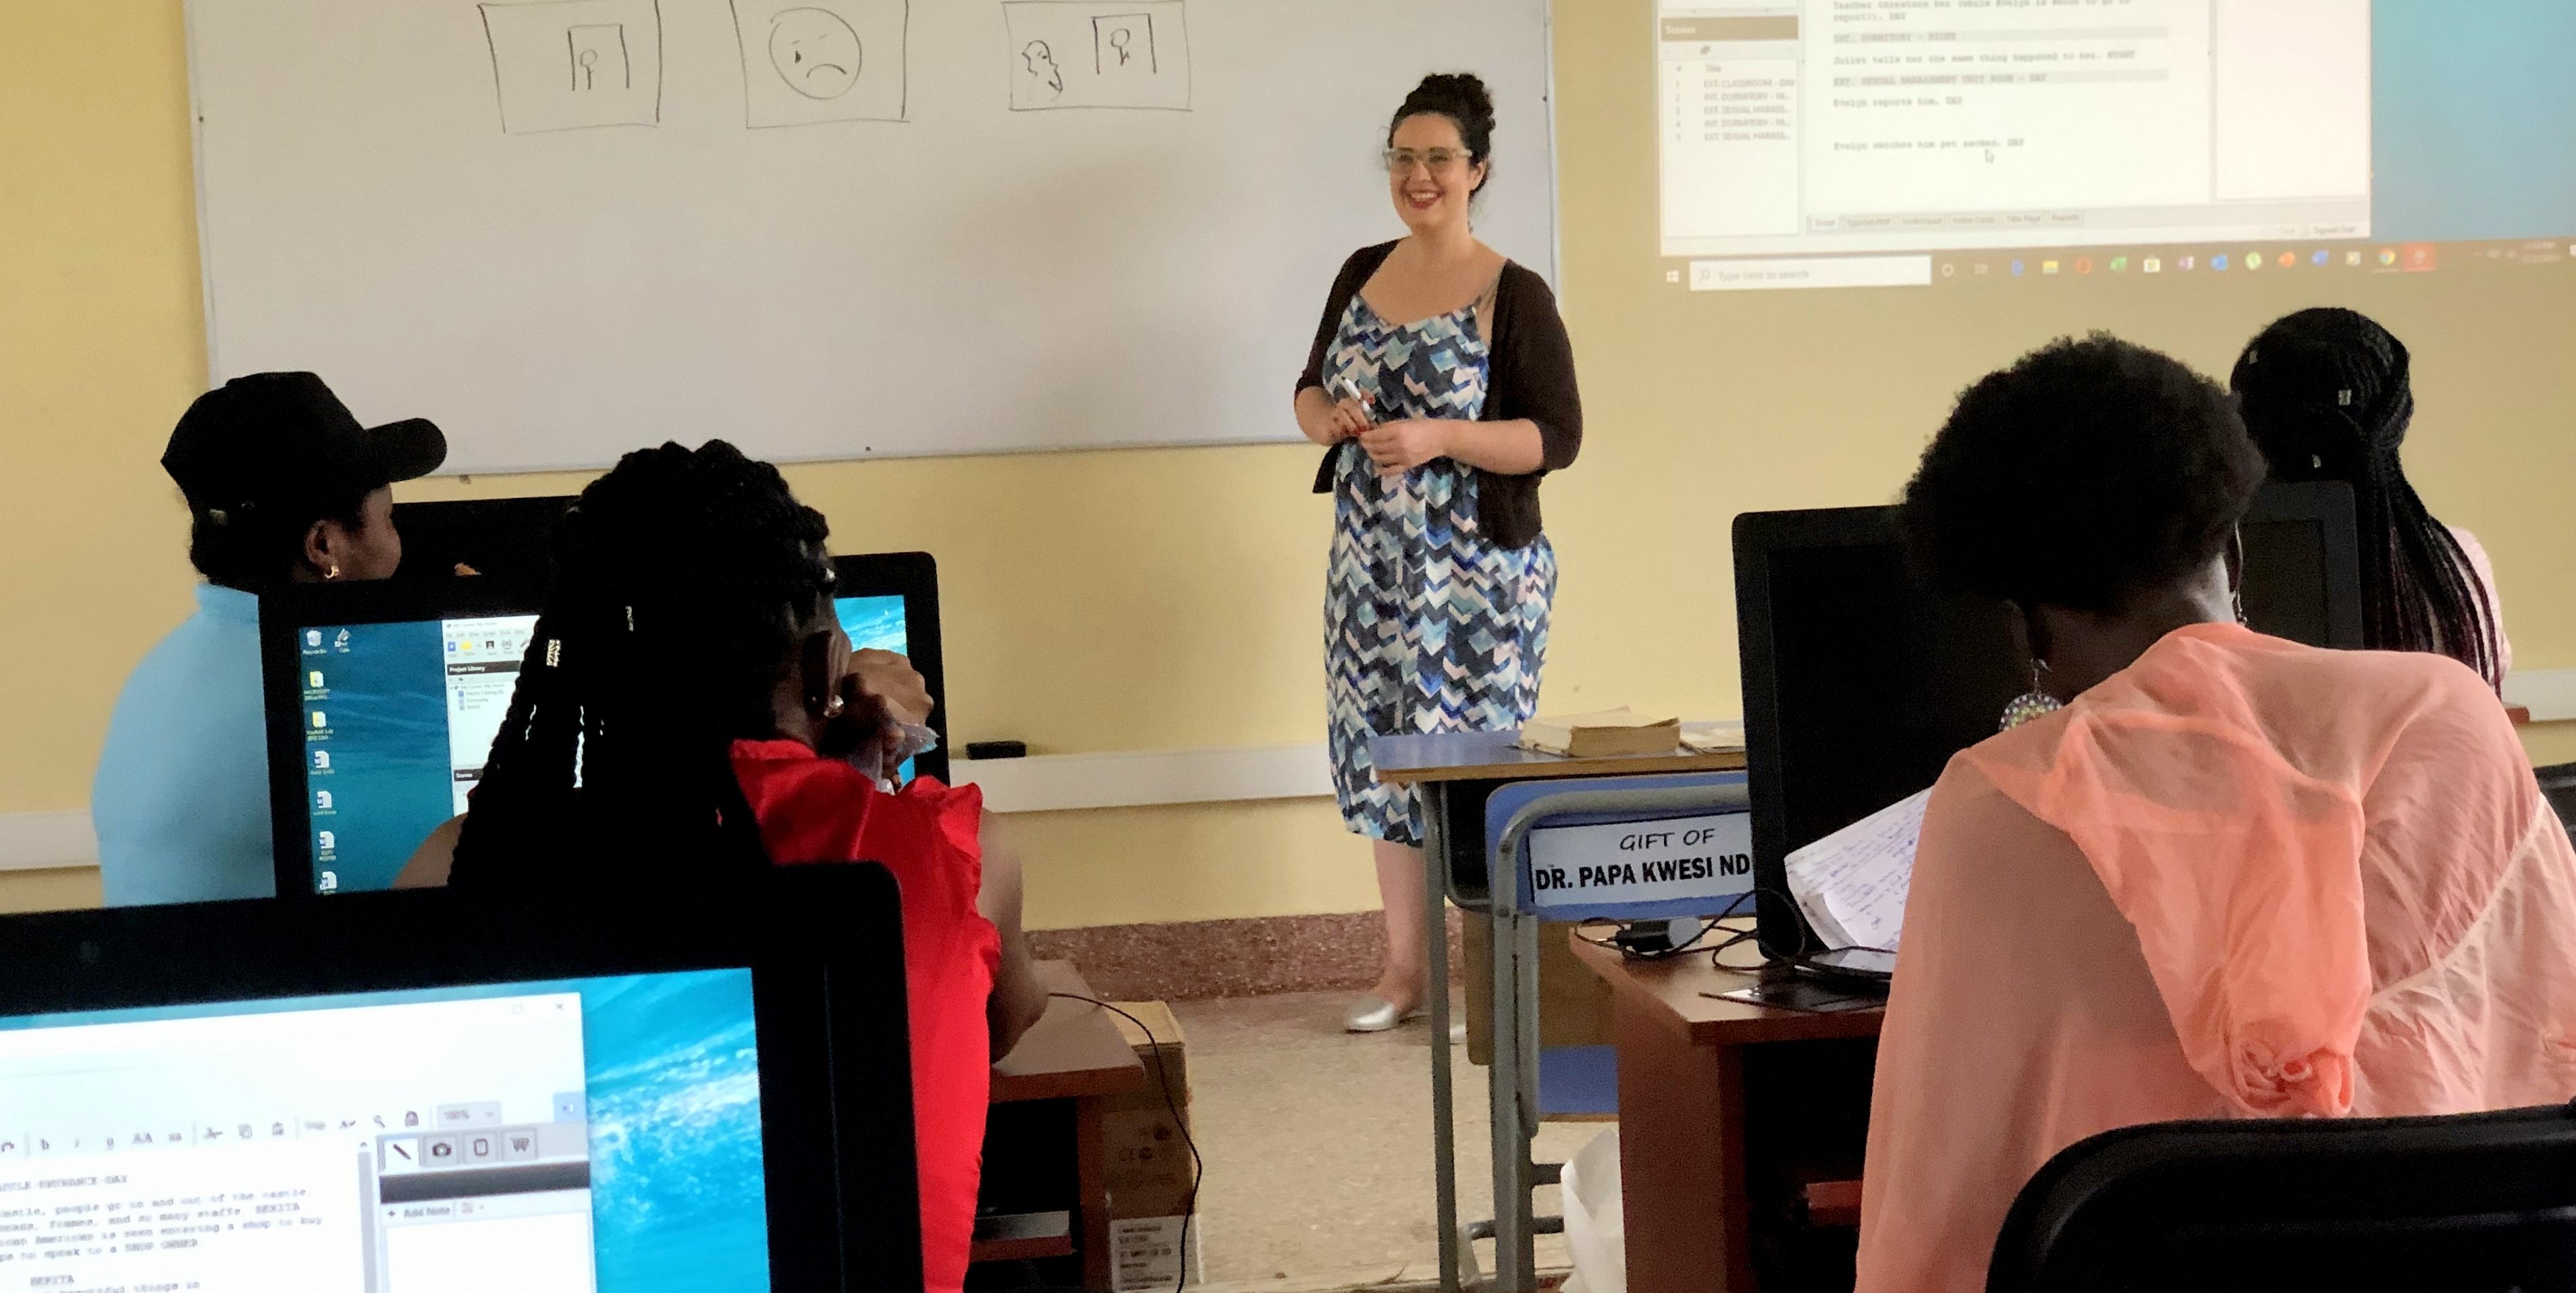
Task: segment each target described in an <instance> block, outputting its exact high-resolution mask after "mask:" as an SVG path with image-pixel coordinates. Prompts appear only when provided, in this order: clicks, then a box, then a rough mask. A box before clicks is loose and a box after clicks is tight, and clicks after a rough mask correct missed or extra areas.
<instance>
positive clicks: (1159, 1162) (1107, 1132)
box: [1100, 1001, 1200, 1290]
mask: <svg viewBox="0 0 2576 1293" xmlns="http://www.w3.org/2000/svg"><path fill="white" fill-rule="evenodd" d="M1118 1008H1119V1009H1120V1010H1124V1011H1126V1012H1127V1013H1128V1014H1131V1015H1134V1016H1136V1017H1137V1018H1138V1019H1140V1020H1142V1021H1144V1024H1145V1027H1146V1028H1148V1029H1151V1030H1152V1031H1153V1038H1152V1039H1151V1040H1148V1039H1147V1038H1146V1036H1145V1033H1144V1032H1142V1031H1140V1030H1138V1028H1137V1027H1136V1025H1134V1024H1131V1023H1129V1022H1127V1021H1126V1020H1125V1019H1121V1018H1119V1017H1118V1016H1116V1015H1114V1014H1113V1015H1111V1016H1110V1018H1111V1019H1112V1020H1114V1021H1115V1022H1116V1023H1117V1025H1118V1032H1119V1035H1120V1036H1123V1037H1125V1038H1126V1039H1127V1044H1128V1045H1130V1046H1132V1047H1135V1048H1136V1058H1137V1060H1138V1061H1139V1062H1140V1063H1142V1064H1143V1065H1144V1066H1145V1089H1144V1090H1142V1091H1130V1092H1127V1093H1126V1094H1123V1095H1115V1096H1108V1097H1105V1098H1103V1099H1102V1101H1101V1105H1100V1140H1101V1145H1102V1149H1103V1152H1105V1153H1106V1154H1107V1155H1108V1156H1109V1163H1108V1172H1107V1176H1108V1184H1109V1226H1110V1234H1111V1245H1110V1246H1111V1248H1112V1250H1113V1253H1112V1255H1113V1258H1114V1261H1115V1263H1116V1266H1117V1283H1116V1287H1117V1288H1118V1289H1121V1290H1134V1289H1147V1288H1169V1287H1171V1286H1172V1285H1173V1284H1175V1283H1176V1282H1177V1281H1178V1277H1179V1276H1180V1273H1181V1270H1182V1268H1183V1267H1184V1266H1186V1267H1187V1269H1188V1270H1189V1273H1190V1282H1192V1283H1196V1282H1198V1278H1199V1266H1200V1259H1199V1251H1200V1239H1199V1235H1198V1233H1197V1228H1196V1227H1195V1226H1190V1225H1187V1224H1186V1222H1185V1219H1186V1218H1187V1217H1189V1215H1190V1213H1191V1212H1192V1210H1193V1208H1194V1205H1195V1203H1196V1201H1197V1200H1196V1198H1195V1197H1194V1196H1195V1194H1196V1191H1197V1189H1198V1170H1197V1166H1196V1164H1195V1163H1194V1162H1193V1160H1192V1159H1191V1156H1190V1146H1189V1142H1188V1140H1186V1139H1184V1138H1183V1136H1182V1130H1183V1128H1184V1127H1185V1126H1186V1125H1187V1120H1188V1118H1189V1114H1190V1073H1189V1056H1188V1052H1187V1047H1186V1045H1185V1043H1184V1039H1183V1038H1182V1035H1181V1021H1180V1020H1179V1019H1177V1018H1175V1017H1174V1016H1173V1014H1172V1008H1171V1007H1170V1006H1167V1005H1164V1004H1163V1003H1162V1002H1159V1001H1121V1002H1119V1003H1118ZM1176 1112H1177V1114H1178V1115H1179V1118H1180V1121H1177V1122H1176V1121H1174V1114H1175V1113H1176ZM1185 1232H1186V1233H1187V1244H1186V1251H1184V1247H1183V1241H1182V1236H1183V1234H1184V1233H1185Z"/></svg>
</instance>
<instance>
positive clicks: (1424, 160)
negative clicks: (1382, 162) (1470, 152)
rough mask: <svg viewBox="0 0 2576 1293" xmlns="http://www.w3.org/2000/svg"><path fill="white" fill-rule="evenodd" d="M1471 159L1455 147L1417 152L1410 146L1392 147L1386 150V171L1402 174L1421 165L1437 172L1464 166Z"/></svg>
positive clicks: (1391, 173) (1390, 173)
mask: <svg viewBox="0 0 2576 1293" xmlns="http://www.w3.org/2000/svg"><path fill="white" fill-rule="evenodd" d="M1469 160H1470V159H1469V158H1468V156H1467V154H1465V153H1462V152H1459V151H1458V150H1456V149H1454V148H1433V149H1429V150H1427V151H1423V152H1415V151H1414V150H1412V149H1410V148H1390V149H1388V150H1386V173H1387V174H1389V175H1402V174H1405V173H1407V172H1409V171H1411V170H1412V169H1413V168H1414V167H1416V166H1421V167H1426V168H1428V169H1429V170H1431V171H1432V172H1433V173H1435V174H1436V173H1438V172H1440V171H1445V170H1451V169H1453V168H1456V167H1460V166H1464V165H1466V164H1467V163H1468V161H1469Z"/></svg>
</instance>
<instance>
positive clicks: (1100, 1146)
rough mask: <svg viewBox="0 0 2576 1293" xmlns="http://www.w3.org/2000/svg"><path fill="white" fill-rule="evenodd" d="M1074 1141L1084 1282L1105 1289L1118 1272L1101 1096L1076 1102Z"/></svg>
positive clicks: (1087, 1286) (1087, 1097)
mask: <svg viewBox="0 0 2576 1293" xmlns="http://www.w3.org/2000/svg"><path fill="white" fill-rule="evenodd" d="M1073 1144H1074V1154H1075V1157H1076V1160H1077V1161H1078V1162H1079V1163H1080V1164H1081V1167H1080V1168H1079V1169H1078V1179H1077V1181H1076V1183H1075V1188H1076V1190H1077V1192H1078V1194H1079V1197H1080V1198H1081V1200H1082V1213H1081V1222H1082V1233H1081V1240H1082V1286H1083V1287H1084V1288H1088V1289H1105V1288H1108V1287H1109V1286H1110V1281H1111V1280H1112V1279H1113V1278H1114V1277H1115V1275H1116V1274H1117V1272H1116V1269H1115V1268H1114V1267H1113V1266H1112V1264H1111V1261H1110V1259H1111V1256H1112V1254H1111V1253H1110V1251H1109V1160H1108V1147H1107V1145H1106V1144H1105V1142H1104V1141H1103V1138H1102V1134H1101V1128H1100V1100H1099V1098H1098V1097H1096V1096H1083V1097H1082V1098H1080V1099H1078V1100H1075V1101H1074V1102H1073Z"/></svg>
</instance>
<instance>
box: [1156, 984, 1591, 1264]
mask: <svg viewBox="0 0 2576 1293" xmlns="http://www.w3.org/2000/svg"><path fill="white" fill-rule="evenodd" d="M1349 1000H1350V998H1349V996H1348V995H1347V994H1343V993H1295V994H1291V995H1286V996H1275V997H1251V998H1242V999H1235V1000H1221V1001H1184V1002H1178V1003H1175V1005H1174V1006H1173V1009H1174V1011H1175V1012H1176V1013H1177V1014H1178V1015H1179V1016H1180V1020H1181V1026H1182V1028H1183V1029H1184V1030H1185V1031H1186V1032H1187V1033H1188V1037H1189V1057H1190V1087H1191V1092H1190V1094H1191V1102H1192V1105H1193V1109H1192V1117H1191V1123H1192V1125H1193V1127H1194V1128H1195V1129H1196V1133H1197V1136H1198V1142H1199V1151H1200V1153H1201V1154H1202V1155H1203V1156H1204V1157H1205V1159H1206V1161H1207V1175H1206V1176H1205V1178H1204V1180H1203V1183H1202V1185H1201V1187H1200V1192H1199V1216H1200V1225H1201V1226H1202V1232H1201V1233H1202V1238H1203V1247H1202V1249H1201V1251H1202V1252H1203V1253H1204V1255H1205V1260H1206V1279H1207V1283H1206V1285H1204V1286H1203V1287H1206V1288H1208V1289H1209V1290H1210V1291H1211V1293H1217V1291H1218V1290H1254V1289H1263V1290H1270V1291H1272V1293H1304V1291H1305V1290H1314V1289H1341V1288H1357V1287H1361V1286H1380V1287H1401V1286H1403V1285H1406V1284H1414V1283H1418V1282H1425V1281H1436V1280H1437V1278H1438V1275H1439V1248H1438V1245H1437V1241H1436V1240H1435V1239H1434V1237H1433V1236H1434V1228H1433V1223H1432V1206H1433V1205H1432V1199H1433V1195H1432V1159H1431V1082H1430V1073H1431V1068H1430V1064H1431V1059H1430V1055H1429V1053H1428V1052H1427V1050H1426V1049H1425V1048H1426V1046H1427V1044H1428V1037H1427V1033H1426V1030H1425V1028H1424V1027H1423V1026H1422V1024H1420V1023H1418V1022H1417V1023H1413V1024H1408V1025H1406V1026H1405V1027H1403V1028H1400V1029H1398V1030H1396V1031H1395V1032H1392V1033H1380V1034H1377V1035H1374V1036H1352V1035H1350V1034H1346V1033H1344V1032H1342V1031H1341V1015H1342V1010H1343V1008H1344V1007H1345V1006H1346V1005H1347V1004H1348V1003H1349ZM1454 1054H1455V1058H1456V1061H1457V1063H1456V1066H1455V1068H1454V1069H1453V1074H1454V1084H1455V1089H1456V1090H1457V1093H1458V1097H1457V1098H1458V1113H1459V1117H1458V1148H1459V1154H1458V1183H1459V1191H1458V1193H1459V1211H1460V1213H1461V1214H1462V1215H1463V1216H1464V1217H1467V1218H1470V1219H1474V1218H1482V1217H1486V1216H1490V1215H1492V1212H1493V1208H1492V1203H1491V1200H1492V1196H1493V1187H1492V1169H1491V1167H1490V1166H1489V1165H1488V1159H1487V1153H1486V1137H1487V1130H1486V1126H1487V1124H1486V1118H1485V1070H1484V1069H1482V1068H1478V1067H1475V1066H1473V1065H1470V1064H1468V1063H1467V1062H1466V1047H1465V1046H1463V1045H1460V1046H1458V1047H1457V1048H1456V1050H1455V1052H1454ZM1603 1126H1604V1124H1601V1123H1597V1122H1596V1123H1564V1124H1550V1125H1548V1126H1546V1127H1544V1128H1543V1129H1542V1130H1541V1131H1540V1134H1539V1137H1538V1153H1537V1157H1538V1159H1539V1161H1541V1162H1556V1161H1562V1160H1564V1159H1565V1158H1568V1157H1570V1156H1571V1155H1572V1154H1573V1153H1574V1151H1575V1150H1576V1149H1578V1148H1580V1147H1581V1146H1582V1144H1583V1143H1584V1142H1585V1141H1586V1140H1588V1139H1590V1138H1591V1137H1592V1136H1594V1135H1597V1134H1599V1132H1600V1131H1601V1130H1602V1128H1603ZM1538 1201H1539V1210H1540V1211H1541V1212H1542V1213H1546V1212H1553V1211H1555V1210H1556V1190H1555V1188H1554V1187H1552V1186H1551V1187H1548V1188H1546V1189H1544V1190H1541V1191H1540V1192H1539V1196H1538ZM1478 1248H1479V1249H1480V1250H1481V1253H1482V1261H1483V1262H1484V1263H1485V1264H1486V1266H1487V1268H1488V1269H1490V1267H1491V1263H1492V1245H1491V1244H1480V1245H1478ZM1538 1257H1539V1266H1540V1268H1541V1269H1542V1270H1555V1269H1562V1268H1563V1267H1564V1266H1565V1265H1566V1264H1567V1258H1566V1253H1565V1248H1564V1241H1563V1240H1562V1239H1561V1238H1559V1237H1556V1236H1550V1235H1542V1236H1540V1238H1539V1248H1538Z"/></svg>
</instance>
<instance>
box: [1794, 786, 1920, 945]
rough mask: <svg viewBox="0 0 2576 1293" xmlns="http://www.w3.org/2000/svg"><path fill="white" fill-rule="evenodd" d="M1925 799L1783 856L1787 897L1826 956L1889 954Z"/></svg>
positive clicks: (1904, 801)
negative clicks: (1855, 950)
mask: <svg viewBox="0 0 2576 1293" xmlns="http://www.w3.org/2000/svg"><path fill="white" fill-rule="evenodd" d="M1931 798H1932V792H1931V791H1929V790H1926V791H1924V792H1923V793H1921V794H1919V795H1914V796H1912V797H1910V798H1906V799H1901V800H1898V801H1897V802H1895V803H1893V804H1890V805H1888V806H1887V807H1885V808H1882V809H1880V810H1878V811H1877V812H1874V813H1871V814H1870V815H1869V816H1867V817H1864V818H1862V819H1860V820H1859V821H1856V822H1853V823H1852V824H1851V825H1849V826H1846V827H1844V828H1842V829H1841V830H1838V831H1835V832H1834V833H1833V834H1831V835H1828V836H1826V837H1824V838H1823V839H1820V840H1818V841H1816V842H1815V843H1813V844H1810V845H1808V846H1806V847H1805V848H1802V849H1796V850H1793V851H1792V852H1791V853H1790V854H1789V857H1788V859H1787V862H1788V872H1789V894H1790V896H1791V897H1794V898H1796V899H1797V900H1798V910H1799V911H1800V912H1801V913H1804V914H1805V916H1806V917H1807V923H1808V924H1809V925H1811V926H1813V927H1814V928H1815V931H1816V937H1817V938H1819V939H1822V940H1824V944H1825V949H1826V950H1831V949H1833V948H1840V947H1876V948H1884V949H1886V950H1887V951H1891V952H1893V951H1895V950H1896V937H1897V933H1898V931H1899V930H1900V928H1901V927H1902V926H1903V925H1904V923H1905V891H1906V889H1907V887H1908V886H1909V885H1910V884H1911V883H1912V881H1913V879H1914V842H1915V840H1916V838H1917V837H1919V836H1921V835H1922V833H1923V805H1924V804H1925V803H1927V802H1929V801H1930V800H1931Z"/></svg>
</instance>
